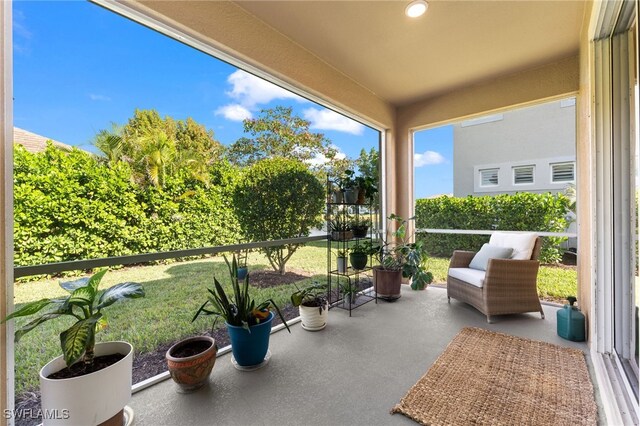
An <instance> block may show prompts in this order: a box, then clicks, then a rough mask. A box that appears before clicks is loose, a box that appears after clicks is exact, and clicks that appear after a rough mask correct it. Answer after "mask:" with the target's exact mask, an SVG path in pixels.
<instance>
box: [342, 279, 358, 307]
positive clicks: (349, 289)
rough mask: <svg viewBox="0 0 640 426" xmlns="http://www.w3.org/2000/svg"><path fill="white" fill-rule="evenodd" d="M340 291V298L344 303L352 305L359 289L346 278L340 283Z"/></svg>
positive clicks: (356, 298)
mask: <svg viewBox="0 0 640 426" xmlns="http://www.w3.org/2000/svg"><path fill="white" fill-rule="evenodd" d="M340 292H341V293H342V298H343V300H344V304H345V305H354V304H355V303H356V301H357V300H358V293H359V292H360V290H359V289H358V286H356V285H355V283H352V282H351V281H350V280H347V281H346V282H344V283H341V284H340Z"/></svg>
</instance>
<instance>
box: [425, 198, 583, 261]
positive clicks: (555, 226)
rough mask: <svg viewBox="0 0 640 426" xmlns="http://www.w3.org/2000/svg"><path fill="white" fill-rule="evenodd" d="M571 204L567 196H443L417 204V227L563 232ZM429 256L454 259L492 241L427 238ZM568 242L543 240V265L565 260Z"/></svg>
mask: <svg viewBox="0 0 640 426" xmlns="http://www.w3.org/2000/svg"><path fill="white" fill-rule="evenodd" d="M570 204H571V201H570V200H569V198H567V197H566V196H565V195H563V194H550V193H547V194H533V193H528V192H520V193H517V194H515V195H507V194H502V195H497V196H482V197H473V196H468V197H466V198H457V197H449V196H441V197H437V198H430V199H420V200H416V226H417V227H418V228H436V229H475V230H493V229H496V230H505V231H536V232H563V231H564V230H565V229H566V227H567V225H568V222H567V219H566V217H565V216H566V214H567V213H568V211H569V206H570ZM420 238H423V239H424V240H425V245H426V248H427V250H428V252H429V253H430V254H431V255H434V256H451V253H453V251H454V250H478V249H479V248H480V247H481V246H482V244H484V243H486V242H488V241H489V236H486V235H459V234H428V235H427V236H424V234H423V235H422V236H421V237H420ZM564 240H565V238H556V237H545V238H543V244H542V251H541V253H540V261H541V262H542V263H554V262H558V261H560V260H561V259H562V253H563V249H562V248H560V244H561V243H562V242H563V241H564Z"/></svg>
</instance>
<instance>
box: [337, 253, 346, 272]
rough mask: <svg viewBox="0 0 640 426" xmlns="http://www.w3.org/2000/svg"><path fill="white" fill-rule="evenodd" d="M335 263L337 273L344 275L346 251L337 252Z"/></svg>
mask: <svg viewBox="0 0 640 426" xmlns="http://www.w3.org/2000/svg"><path fill="white" fill-rule="evenodd" d="M336 262H337V264H338V272H339V273H341V274H344V273H346V272H347V250H338V255H337V256H336Z"/></svg>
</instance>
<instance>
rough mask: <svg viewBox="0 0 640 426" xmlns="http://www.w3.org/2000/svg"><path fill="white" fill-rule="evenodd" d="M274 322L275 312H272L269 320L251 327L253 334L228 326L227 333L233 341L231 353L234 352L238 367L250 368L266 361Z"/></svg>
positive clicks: (240, 328)
mask: <svg viewBox="0 0 640 426" xmlns="http://www.w3.org/2000/svg"><path fill="white" fill-rule="evenodd" d="M272 322H273V312H270V313H269V318H267V319H266V320H265V321H264V322H261V323H260V324H257V325H253V326H251V327H250V330H251V332H249V331H247V330H245V329H244V328H242V327H238V326H235V325H229V324H227V331H228V332H229V339H230V340H231V352H233V357H234V358H235V360H236V362H237V363H238V365H240V366H242V367H250V366H253V365H258V364H260V363H262V361H264V357H265V356H266V355H267V351H268V350H269V335H270V334H271V323H272Z"/></svg>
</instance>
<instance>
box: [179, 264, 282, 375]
mask: <svg viewBox="0 0 640 426" xmlns="http://www.w3.org/2000/svg"><path fill="white" fill-rule="evenodd" d="M224 260H225V262H226V263H227V268H228V269H229V276H230V278H231V290H232V291H231V293H229V294H227V292H226V291H225V289H224V287H222V285H221V284H220V283H219V282H218V280H217V279H216V278H215V277H214V279H213V289H207V291H208V292H209V296H208V298H207V301H206V302H204V303H203V304H202V306H200V308H199V309H198V311H197V312H196V314H195V315H194V317H193V319H192V320H191V321H192V322H193V321H195V320H196V319H197V318H198V317H199V316H200V315H201V314H202V315H214V316H215V317H216V319H218V318H222V319H224V321H225V324H226V325H227V332H228V333H229V339H230V340H231V351H232V352H233V358H234V364H235V365H237V366H238V367H239V368H241V369H247V368H249V369H251V368H257V367H259V366H262V365H263V364H264V361H265V356H266V355H267V351H268V350H269V335H270V334H271V323H272V321H273V317H274V314H273V312H271V308H273V309H275V311H276V312H277V314H278V316H279V317H280V319H281V320H282V323H283V324H284V325H285V327H286V328H287V330H288V331H289V332H291V330H289V326H288V325H287V322H286V321H285V319H284V317H283V316H282V313H281V312H280V308H278V305H276V303H275V302H274V301H273V299H267V300H265V301H263V302H260V303H256V302H255V300H254V299H253V298H252V297H251V296H250V295H249V276H248V275H247V276H246V277H245V279H244V280H242V282H241V281H240V280H239V279H238V261H237V259H236V258H235V256H234V257H233V259H232V261H231V262H229V260H228V259H227V258H226V257H225V258H224ZM209 306H210V308H208V307H209ZM214 324H215V323H214Z"/></svg>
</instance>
